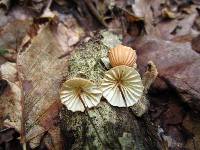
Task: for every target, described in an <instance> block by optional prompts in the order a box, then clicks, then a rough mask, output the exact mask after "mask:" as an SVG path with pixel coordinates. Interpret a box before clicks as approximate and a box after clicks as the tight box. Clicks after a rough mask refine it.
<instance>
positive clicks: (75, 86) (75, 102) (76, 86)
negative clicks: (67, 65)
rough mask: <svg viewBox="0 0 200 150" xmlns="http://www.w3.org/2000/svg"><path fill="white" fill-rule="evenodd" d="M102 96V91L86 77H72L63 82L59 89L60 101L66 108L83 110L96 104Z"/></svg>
mask: <svg viewBox="0 0 200 150" xmlns="http://www.w3.org/2000/svg"><path fill="white" fill-rule="evenodd" d="M101 97H102V91H101V90H99V88H97V86H96V85H95V84H94V83H93V82H91V81H89V80H86V79H83V78H74V79H70V80H67V81H66V82H64V83H63V86H62V88H61V91H60V99H61V102H62V103H63V104H64V105H65V106H66V107H67V109H68V110H71V111H73V112H75V111H82V112H83V111H84V110H85V109H86V108H91V107H94V106H97V105H98V104H99V102H100V99H101Z"/></svg>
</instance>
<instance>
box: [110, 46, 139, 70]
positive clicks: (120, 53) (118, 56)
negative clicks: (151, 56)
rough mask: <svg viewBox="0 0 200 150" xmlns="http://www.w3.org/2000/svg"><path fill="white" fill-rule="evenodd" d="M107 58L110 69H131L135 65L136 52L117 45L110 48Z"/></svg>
mask: <svg viewBox="0 0 200 150" xmlns="http://www.w3.org/2000/svg"><path fill="white" fill-rule="evenodd" d="M108 57H109V60H110V64H111V66H112V67H116V66H120V65H126V66H129V67H133V66H134V65H135V63H136V59H137V56H136V52H135V50H133V49H132V48H131V47H127V46H123V45H118V46H116V47H115V48H111V49H110V51H109V53H108Z"/></svg>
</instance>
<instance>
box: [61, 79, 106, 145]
mask: <svg viewBox="0 0 200 150" xmlns="http://www.w3.org/2000/svg"><path fill="white" fill-rule="evenodd" d="M101 97H102V91H101V90H99V88H97V86H96V85H95V84H94V83H93V82H91V81H89V80H87V79H83V78H74V79H70V80H67V81H66V82H64V83H63V86H62V88H61V91H60V99H61V102H62V103H63V104H64V105H65V106H66V107H67V109H68V110H71V111H73V112H75V111H82V112H84V111H85V110H86V114H87V116H88V119H89V121H90V123H91V125H92V126H93V128H94V130H95V132H96V134H97V136H98V138H99V141H100V142H101V143H102V145H103V146H104V142H103V140H102V139H101V137H100V134H99V133H98V131H97V129H96V127H95V124H94V123H93V121H92V118H91V117H90V115H89V112H88V110H87V108H91V107H94V106H97V105H98V104H99V102H100V100H101Z"/></svg>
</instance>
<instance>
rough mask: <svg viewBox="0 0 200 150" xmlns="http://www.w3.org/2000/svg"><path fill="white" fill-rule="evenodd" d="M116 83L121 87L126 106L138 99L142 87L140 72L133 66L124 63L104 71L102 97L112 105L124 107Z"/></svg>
mask: <svg viewBox="0 0 200 150" xmlns="http://www.w3.org/2000/svg"><path fill="white" fill-rule="evenodd" d="M118 85H120V87H121V89H122V92H123V95H124V97H125V100H126V103H127V107H129V106H133V105H134V104H135V103H137V102H138V100H140V98H141V96H142V94H143V89H144V87H143V85H142V80H141V77H140V74H139V73H138V72H137V71H136V70H135V69H134V68H132V67H128V66H124V65H122V66H117V67H114V68H112V69H110V70H109V71H107V72H106V73H105V77H104V79H103V82H102V90H103V96H104V98H106V99H107V101H108V102H109V103H110V104H111V105H113V106H118V107H126V104H125V103H124V100H123V97H122V95H121V92H120V90H119V87H118Z"/></svg>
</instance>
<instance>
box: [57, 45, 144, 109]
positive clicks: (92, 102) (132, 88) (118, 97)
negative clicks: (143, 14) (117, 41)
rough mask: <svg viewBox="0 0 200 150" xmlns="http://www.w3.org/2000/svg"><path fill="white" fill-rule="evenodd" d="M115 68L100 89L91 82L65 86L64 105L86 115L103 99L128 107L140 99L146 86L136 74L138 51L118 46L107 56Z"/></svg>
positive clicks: (70, 82)
mask: <svg viewBox="0 0 200 150" xmlns="http://www.w3.org/2000/svg"><path fill="white" fill-rule="evenodd" d="M108 57H109V60H110V64H111V66H112V67H113V68H111V69H110V70H108V71H107V72H105V76H104V78H103V79H102V82H101V86H100V87H98V86H97V85H95V83H93V82H92V81H90V80H87V79H83V78H73V79H70V80H67V81H66V82H64V83H63V86H62V88H61V91H60V99H61V102H62V103H63V104H64V105H65V106H66V107H67V109H68V110H71V111H73V112H75V111H82V112H84V110H85V109H87V108H92V107H95V106H97V105H98V104H99V103H100V100H101V97H102V96H103V97H104V98H105V99H106V100H107V101H108V102H109V103H110V104H111V105H112V106H118V107H129V106H133V105H134V104H135V103H137V102H138V100H140V98H141V97H142V94H143V90H144V87H143V84H142V80H141V77H140V74H139V73H138V72H137V71H136V58H137V56H136V52H135V50H133V49H132V48H130V47H126V46H123V45H118V46H116V47H115V48H112V49H110V51H109V53H108Z"/></svg>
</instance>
